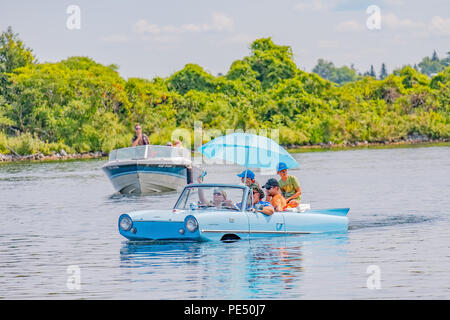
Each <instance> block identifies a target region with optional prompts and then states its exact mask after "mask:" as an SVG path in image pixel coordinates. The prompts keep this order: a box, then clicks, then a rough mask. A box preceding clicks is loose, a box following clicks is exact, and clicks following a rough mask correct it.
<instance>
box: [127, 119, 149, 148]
mask: <svg viewBox="0 0 450 320" xmlns="http://www.w3.org/2000/svg"><path fill="white" fill-rule="evenodd" d="M134 130H135V133H136V135H135V136H134V137H133V139H132V140H131V146H132V147H136V146H143V145H146V144H150V141H149V140H148V137H147V136H146V135H145V134H143V133H142V127H141V125H140V124H139V123H136V125H135V126H134Z"/></svg>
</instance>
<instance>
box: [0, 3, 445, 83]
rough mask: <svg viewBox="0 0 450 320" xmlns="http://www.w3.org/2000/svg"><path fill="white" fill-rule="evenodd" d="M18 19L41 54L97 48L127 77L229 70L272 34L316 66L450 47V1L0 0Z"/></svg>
mask: <svg viewBox="0 0 450 320" xmlns="http://www.w3.org/2000/svg"><path fill="white" fill-rule="evenodd" d="M74 6H75V9H76V10H75V11H74V10H73V8H74ZM77 10H78V11H77ZM8 26H11V27H12V28H13V31H14V32H16V33H18V34H19V38H21V39H22V40H23V41H24V42H25V44H26V45H27V46H28V47H30V48H32V49H33V52H34V54H35V56H36V57H37V59H38V61H39V62H57V61H61V60H64V59H66V58H68V57H70V56H88V57H90V58H92V59H94V60H95V61H96V62H98V63H101V64H104V65H109V64H116V65H118V66H119V73H120V74H121V76H123V77H124V78H130V77H140V78H147V79H151V78H153V77H156V76H158V77H168V76H170V75H171V74H173V73H174V72H176V71H178V70H180V69H182V68H183V67H184V65H186V64H187V63H196V64H198V65H200V66H201V67H203V68H204V69H205V70H207V71H208V72H210V73H211V74H213V75H217V74H218V73H222V74H225V73H227V71H228V70H229V68H230V66H231V64H232V63H233V61H235V60H238V59H242V58H243V57H245V56H247V55H249V53H250V50H249V45H250V44H251V42H252V41H254V40H255V39H258V38H262V37H271V38H272V40H273V41H274V42H275V43H276V44H278V45H288V46H290V47H291V48H292V50H293V53H294V60H295V63H296V65H297V66H298V67H299V68H300V69H302V70H304V71H307V72H311V70H312V68H313V67H314V66H315V65H316V63H317V60H318V59H319V58H322V59H326V60H329V61H332V62H333V63H334V64H335V65H336V66H338V67H339V66H342V65H348V66H350V65H351V64H353V65H354V67H355V68H356V69H357V70H358V71H359V72H361V73H363V72H365V71H367V70H369V69H370V65H373V66H374V68H375V71H377V72H379V70H380V68H381V64H382V63H385V64H386V66H387V69H388V72H391V71H392V70H393V69H395V68H398V67H401V66H403V65H406V64H415V63H418V62H419V61H420V60H421V59H422V58H423V57H425V56H431V55H432V53H433V51H434V50H436V52H437V53H438V56H439V57H440V58H443V57H445V56H446V54H447V52H449V51H450V1H449V0H428V1H418V0H380V1H375V0H371V1H365V0H358V1H356V0H311V1H306V0H278V1H268V0H239V1H237V0H226V1H225V0H222V1H217V0H190V1H187V0H185V1H181V0H165V1H154V0H147V1H144V0H127V1H125V0H108V1H107V0H91V1H86V0H70V1H66V0H40V1H31V0H29V1H25V0H14V1H6V0H0V31H5V30H6V28H7V27H8Z"/></svg>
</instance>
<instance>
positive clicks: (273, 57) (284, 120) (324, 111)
mask: <svg viewBox="0 0 450 320" xmlns="http://www.w3.org/2000/svg"><path fill="white" fill-rule="evenodd" d="M447 55H448V56H447V57H445V58H442V59H440V58H439V56H438V55H437V53H436V52H434V53H433V56H432V57H431V58H430V57H425V58H424V59H423V60H422V61H421V62H419V63H418V64H417V65H414V66H403V67H401V68H399V69H396V70H393V71H392V73H390V74H389V73H388V72H387V68H386V66H385V65H384V64H383V68H382V70H383V72H381V73H380V75H379V76H377V75H376V74H375V71H374V70H373V68H371V72H366V73H358V72H357V71H356V69H354V68H353V67H351V68H348V67H346V66H344V67H335V66H334V64H333V63H331V62H329V61H325V60H323V59H319V61H318V64H317V66H316V67H315V68H314V69H313V72H311V73H309V72H306V71H304V70H301V69H299V68H298V67H297V65H296V64H295V62H294V53H293V51H292V48H291V47H289V46H283V45H278V44H275V43H274V42H273V41H272V39H271V38H261V39H256V40H255V41H253V42H252V43H251V44H250V45H249V54H248V55H247V56H245V57H242V58H241V59H238V60H235V61H234V62H233V63H232V64H231V66H230V68H229V70H228V71H227V72H226V73H225V74H217V75H212V74H211V73H210V72H208V71H207V70H205V69H204V68H202V67H201V66H199V65H196V64H186V65H185V66H184V68H183V69H181V70H179V71H176V72H174V73H173V74H172V75H170V76H168V77H166V78H161V77H155V78H153V79H151V80H149V79H143V78H128V79H125V78H123V77H121V76H120V74H119V72H118V69H119V67H118V66H117V65H114V64H112V65H102V64H100V63H98V62H96V61H94V60H93V59H91V58H89V57H69V58H67V59H65V60H62V61H59V62H54V63H48V62H43V63H41V62H38V60H37V58H36V57H35V56H34V55H33V50H32V49H30V48H28V47H26V45H25V44H24V43H23V42H22V41H21V40H20V38H19V37H18V35H17V34H15V33H14V32H13V31H12V28H11V27H9V28H8V29H7V31H5V32H2V33H1V34H0V161H2V162H5V161H16V160H19V161H20V160H32V161H34V160H50V161H51V160H59V159H61V160H65V159H68V160H70V159H86V158H101V157H105V156H107V155H108V154H109V153H110V152H111V151H112V150H114V149H118V148H124V147H129V146H130V141H131V139H132V137H133V136H134V132H133V128H134V125H135V124H136V123H140V124H141V126H142V129H143V133H145V134H146V135H147V136H148V137H149V141H150V144H154V145H165V144H166V142H167V141H174V140H182V143H183V146H184V147H186V148H187V149H191V150H192V146H193V143H192V142H193V141H195V139H194V132H193V131H192V128H194V129H195V128H196V124H198V123H201V129H202V132H203V133H204V134H203V135H202V138H203V141H202V143H206V142H208V141H209V140H210V139H211V138H213V137H217V136H219V135H222V134H224V133H225V134H226V132H227V131H228V130H229V129H231V130H234V131H241V132H252V131H253V132H255V131H256V132H259V134H262V135H264V134H266V135H267V136H269V132H270V131H271V130H274V129H276V130H277V142H278V143H279V144H280V145H282V146H284V147H285V148H287V149H288V150H289V151H290V152H294V151H299V152H303V150H316V149H317V150H326V149H332V150H336V149H339V148H349V147H350V148H358V147H365V146H368V147H372V146H374V147H375V146H383V145H386V146H389V145H392V146H394V145H406V144H412V145H415V144H417V143H425V144H428V143H436V142H437V143H439V142H446V141H447V142H448V141H449V140H450V52H449V53H447ZM180 131H184V132H190V133H188V134H187V136H186V135H184V136H183V135H182V136H177V134H176V132H180ZM194 131H195V130H194ZM263 132H264V133H263ZM189 135H190V137H189Z"/></svg>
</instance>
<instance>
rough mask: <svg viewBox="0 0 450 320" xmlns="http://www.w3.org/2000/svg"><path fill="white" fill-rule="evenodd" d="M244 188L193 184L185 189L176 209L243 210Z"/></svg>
mask: <svg viewBox="0 0 450 320" xmlns="http://www.w3.org/2000/svg"><path fill="white" fill-rule="evenodd" d="M243 198H244V189H243V188H240V187H230V186H193V187H187V188H185V189H184V192H183V194H182V195H181V196H180V198H179V199H178V202H177V204H176V206H175V208H174V209H179V210H227V211H228V210H229V211H233V210H234V211H241V207H242V206H241V203H242V201H243Z"/></svg>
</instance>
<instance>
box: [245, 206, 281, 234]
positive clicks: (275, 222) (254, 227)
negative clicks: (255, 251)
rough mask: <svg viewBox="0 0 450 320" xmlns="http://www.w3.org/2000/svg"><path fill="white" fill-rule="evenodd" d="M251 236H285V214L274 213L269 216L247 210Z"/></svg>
mask: <svg viewBox="0 0 450 320" xmlns="http://www.w3.org/2000/svg"><path fill="white" fill-rule="evenodd" d="M246 213H247V217H248V222H249V234H250V236H251V237H260V236H263V237H267V236H277V235H284V234H285V232H286V227H285V222H284V213H283V212H274V213H273V214H272V215H270V216H268V215H265V214H264V213H261V212H253V211H251V210H247V211H246Z"/></svg>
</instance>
